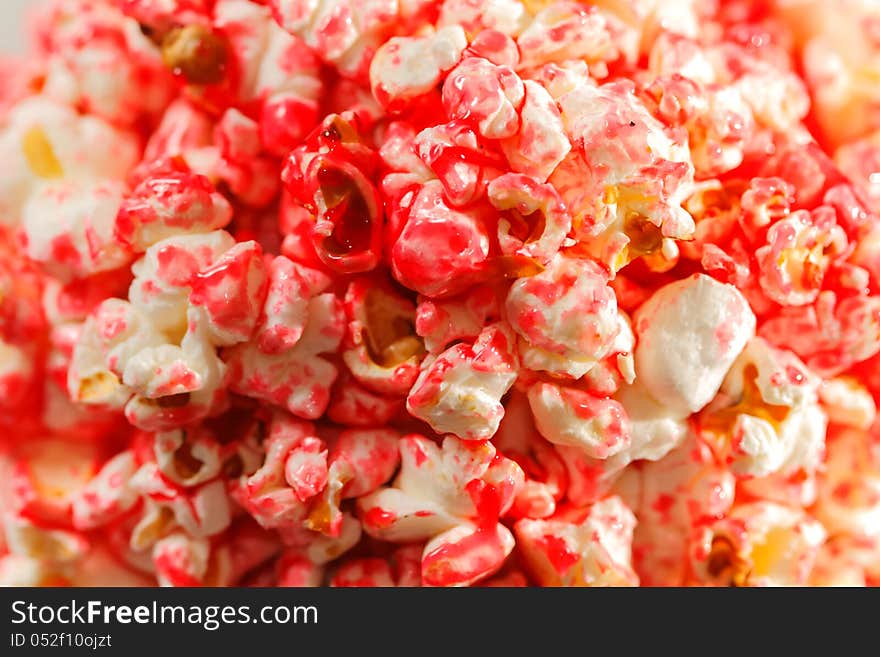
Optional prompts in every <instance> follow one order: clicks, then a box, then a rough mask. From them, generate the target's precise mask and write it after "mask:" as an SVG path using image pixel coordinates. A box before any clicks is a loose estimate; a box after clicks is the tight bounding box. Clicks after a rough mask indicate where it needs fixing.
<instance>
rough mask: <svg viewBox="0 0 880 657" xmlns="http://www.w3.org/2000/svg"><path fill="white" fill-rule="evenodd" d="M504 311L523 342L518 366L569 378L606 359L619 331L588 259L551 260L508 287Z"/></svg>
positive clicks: (606, 290) (608, 295)
mask: <svg viewBox="0 0 880 657" xmlns="http://www.w3.org/2000/svg"><path fill="white" fill-rule="evenodd" d="M505 308H506V310H507V314H508V317H509V319H510V323H511V325H512V326H513V328H514V330H515V331H516V332H517V333H518V334H519V335H520V336H521V337H522V338H523V340H524V342H525V345H524V348H523V349H522V359H523V365H524V366H526V367H528V368H530V369H535V370H545V371H548V372H551V373H553V374H559V375H566V376H570V377H572V378H575V379H577V378H580V377H582V376H583V375H584V374H586V373H587V372H589V370H590V369H591V368H592V367H593V366H594V365H595V364H596V362H597V361H599V360H600V359H602V358H603V357H604V356H605V355H607V354H608V352H609V351H610V349H611V344H612V341H613V340H614V338H615V337H616V335H617V332H618V331H619V330H620V328H619V325H618V323H617V317H616V314H617V300H616V298H615V296H614V291H613V290H612V289H611V288H610V287H608V286H607V278H606V276H605V274H604V272H602V270H601V269H600V268H599V267H598V266H596V265H595V264H594V263H593V262H591V261H589V260H575V259H570V258H566V257H564V256H562V255H557V256H556V257H555V258H554V259H553V261H552V262H551V263H550V264H549V266H548V267H547V269H545V270H544V271H543V272H541V273H539V274H537V275H535V276H532V277H529V278H522V279H519V280H518V281H516V282H515V283H514V284H513V286H512V287H511V288H510V292H509V293H508V295H507V300H506V302H505Z"/></svg>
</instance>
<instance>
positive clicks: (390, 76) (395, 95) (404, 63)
mask: <svg viewBox="0 0 880 657" xmlns="http://www.w3.org/2000/svg"><path fill="white" fill-rule="evenodd" d="M466 47H467V38H466V37H465V33H464V30H463V29H461V27H460V26H458V25H450V26H448V27H443V28H441V29H439V30H437V31H436V32H435V33H434V34H431V35H427V36H424V37H394V38H392V39H389V40H388V41H387V42H386V43H385V44H384V45H383V46H382V47H381V48H379V50H378V51H377V52H376V55H375V57H373V61H372V63H371V64H370V86H371V88H372V90H373V96H375V98H376V100H378V101H379V104H380V105H382V106H383V107H385V108H392V109H393V107H394V104H395V103H400V102H402V101H407V100H409V99H412V98H415V97H418V96H421V95H422V94H425V93H427V92H429V91H430V90H431V89H433V88H434V87H435V86H436V85H437V83H438V82H440V80H441V78H442V76H443V74H444V73H446V72H447V71H449V70H450V69H451V68H452V67H453V66H455V65H456V64H457V63H458V61H459V59H460V58H461V55H462V53H463V52H464V49H465V48H466ZM414 64H417V66H414Z"/></svg>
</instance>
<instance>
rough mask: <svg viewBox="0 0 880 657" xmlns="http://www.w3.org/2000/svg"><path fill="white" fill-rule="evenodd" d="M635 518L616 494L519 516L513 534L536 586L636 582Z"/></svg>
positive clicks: (625, 583)
mask: <svg viewBox="0 0 880 657" xmlns="http://www.w3.org/2000/svg"><path fill="white" fill-rule="evenodd" d="M635 525H636V518H635V516H634V515H633V513H632V511H630V510H629V509H628V508H627V507H626V505H625V504H624V503H623V502H622V501H621V499H620V498H619V497H609V498H607V499H605V500H603V501H601V502H597V503H596V504H594V505H592V506H591V507H589V509H588V510H586V511H580V512H578V513H577V514H571V517H567V516H566V515H561V516H559V517H558V518H551V519H549V520H528V519H523V520H520V521H518V522H517V523H516V538H517V541H518V545H519V546H520V548H521V549H522V554H523V557H524V559H525V561H526V564H527V566H528V568H529V570H530V571H531V572H532V573H533V574H534V576H535V578H536V579H537V580H538V582H539V583H540V584H541V585H542V586H636V585H637V584H638V581H639V580H638V576H637V575H636V573H635V572H634V571H633V569H632V566H631V544H632V535H633V529H634V528H635Z"/></svg>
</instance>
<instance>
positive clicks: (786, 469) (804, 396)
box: [702, 338, 827, 477]
mask: <svg viewBox="0 0 880 657" xmlns="http://www.w3.org/2000/svg"><path fill="white" fill-rule="evenodd" d="M818 387H819V378H818V377H817V376H816V375H815V374H813V373H812V372H810V371H809V369H807V367H806V366H805V365H804V364H803V363H802V362H801V360H800V359H799V358H797V356H795V355H794V354H793V353H791V352H789V351H785V350H782V349H777V348H775V347H772V346H771V345H770V344H768V343H767V342H766V341H765V340H763V339H762V338H753V339H751V340H750V341H749V343H748V345H747V346H746V348H745V349H744V350H743V351H742V353H741V354H740V355H739V357H738V358H737V359H736V361H735V362H734V364H733V366H732V367H731V369H730V372H729V373H728V374H727V376H726V378H725V380H724V382H723V384H722V386H721V392H720V394H719V396H718V399H717V400H716V402H714V403H713V405H712V409H709V410H708V415H707V417H706V418H705V420H704V421H703V422H702V426H703V428H704V429H705V430H708V431H709V432H710V434H712V433H714V434H718V436H719V438H720V440H722V441H724V440H726V439H727V436H726V432H727V431H729V440H730V446H729V453H730V457H731V459H732V463H731V468H732V470H733V471H734V472H736V473H737V474H740V475H749V476H755V477H765V476H767V475H770V474H773V473H776V472H779V473H780V474H782V475H791V474H793V473H794V472H795V471H797V470H798V469H803V470H804V471H806V472H814V471H815V469H816V468H817V467H818V465H819V463H820V462H821V460H822V455H823V449H824V444H825V427H826V425H827V419H826V417H825V414H824V413H823V412H822V410H821V409H820V408H819V406H818V405H817V390H818ZM726 400H729V402H728V401H726ZM726 403H733V405H732V406H727V407H724V404H726ZM713 409H718V410H713ZM721 449H722V451H725V452H727V451H728V448H727V447H726V446H724V445H722V446H721Z"/></svg>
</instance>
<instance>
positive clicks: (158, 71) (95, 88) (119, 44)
mask: <svg viewBox="0 0 880 657" xmlns="http://www.w3.org/2000/svg"><path fill="white" fill-rule="evenodd" d="M40 32H41V36H43V41H42V43H41V47H42V48H44V49H45V50H46V51H47V54H48V57H47V62H46V64H45V66H46V79H45V82H44V83H43V89H42V94H43V95H45V96H46V97H49V98H52V99H53V100H56V101H58V102H61V103H65V104H68V105H70V106H71V107H74V108H77V109H82V110H85V111H86V112H87V113H89V114H93V115H95V116H98V117H100V118H103V119H105V120H107V121H109V122H111V123H114V124H117V125H121V126H133V125H135V124H136V123H137V122H138V121H139V120H140V119H143V118H152V117H153V116H154V115H156V114H157V113H158V112H159V111H161V109H162V108H163V107H164V105H165V104H166V103H167V102H168V99H169V97H170V95H171V94H170V91H171V90H170V89H169V84H168V83H169V80H168V79H167V73H166V71H165V69H164V66H163V65H162V61H161V59H160V57H159V52H158V50H157V49H156V47H155V46H154V44H153V43H151V42H150V40H149V39H148V38H147V37H146V36H145V35H144V34H142V33H141V31H140V29H139V25H138V24H137V22H136V21H135V20H131V19H130V18H128V17H126V16H124V15H123V14H122V13H121V12H119V10H117V9H116V8H115V7H114V6H113V5H112V4H111V3H105V2H94V0H73V1H72V2H55V3H53V5H52V6H51V7H50V9H49V13H48V15H47V16H46V17H45V18H44V19H43V20H42V21H41V23H40Z"/></svg>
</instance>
